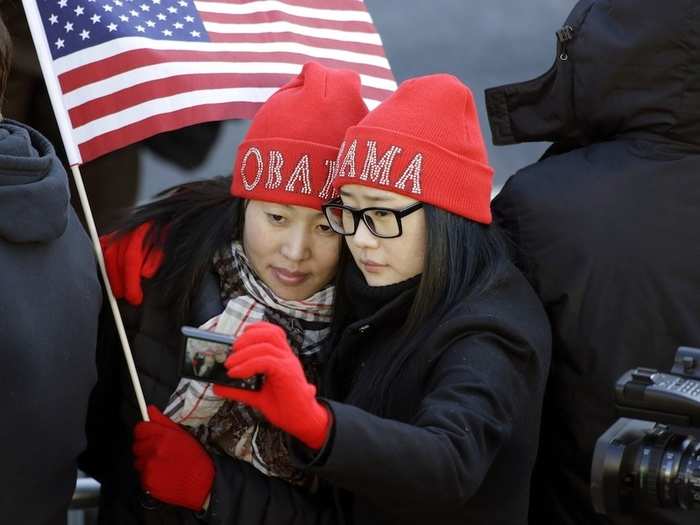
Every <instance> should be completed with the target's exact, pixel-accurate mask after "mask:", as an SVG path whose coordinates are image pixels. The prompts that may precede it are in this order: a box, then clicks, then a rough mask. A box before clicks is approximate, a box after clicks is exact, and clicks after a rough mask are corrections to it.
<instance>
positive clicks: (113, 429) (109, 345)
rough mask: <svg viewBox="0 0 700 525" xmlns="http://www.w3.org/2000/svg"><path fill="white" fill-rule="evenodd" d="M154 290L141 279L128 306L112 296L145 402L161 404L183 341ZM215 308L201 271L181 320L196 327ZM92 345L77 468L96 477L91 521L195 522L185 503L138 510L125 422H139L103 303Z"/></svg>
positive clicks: (218, 307)
mask: <svg viewBox="0 0 700 525" xmlns="http://www.w3.org/2000/svg"><path fill="white" fill-rule="evenodd" d="M161 297H162V296H161V294H159V293H158V290H157V289H155V287H154V285H153V284H152V283H149V282H145V283H144V301H143V303H142V304H141V305H140V306H139V307H133V306H131V305H129V304H127V303H125V302H123V301H120V310H121V313H122V318H123V319H124V325H125V328H126V331H127V336H128V339H129V343H130V345H131V351H132V355H133V357H134V364H135V366H136V370H137V372H138V376H139V380H140V383H141V388H142V389H143V395H144V398H145V400H146V404H154V405H156V406H157V407H158V408H160V409H161V410H163V409H164V408H165V406H166V405H167V404H168V401H169V399H170V395H171V393H172V392H173V391H174V390H175V388H176V387H177V384H178V382H179V380H180V376H179V359H180V352H181V350H182V345H183V344H184V341H183V338H182V336H181V334H180V325H179V324H178V323H177V322H176V319H177V316H176V315H175V314H174V312H173V310H172V309H171V308H169V307H168V306H166V305H164V304H162V299H161ZM222 310H223V304H222V302H221V299H220V296H219V286H218V279H217V277H216V276H215V275H214V274H213V273H209V274H206V276H205V278H204V281H203V284H202V286H201V287H200V289H199V291H198V292H197V294H196V299H195V301H194V303H193V306H192V309H191V315H190V318H189V319H188V321H187V324H190V325H193V326H199V325H201V324H202V323H204V322H205V321H207V320H208V319H210V318H211V317H213V316H215V315H217V314H219V313H221V311H222ZM97 352H98V360H97V364H98V382H97V385H96V386H95V388H94V390H93V392H92V395H91V397H90V408H89V412H88V426H87V430H88V450H87V451H86V452H85V453H84V454H83V455H82V457H81V467H82V468H83V470H85V471H86V472H87V473H89V474H90V475H91V476H93V477H94V478H96V479H97V480H98V481H100V483H101V484H102V487H101V493H100V511H99V523H100V524H114V525H132V524H144V523H157V524H159V525H165V524H170V523H172V524H180V523H197V522H198V520H197V519H196V517H195V514H194V513H193V512H190V511H188V510H186V509H178V508H175V507H170V506H168V505H165V504H159V505H157V506H156V510H146V507H147V506H148V502H147V501H146V500H145V498H144V495H143V492H142V490H141V484H140V482H139V479H138V473H137V472H136V470H135V469H134V467H133V463H134V458H133V455H132V452H131V446H132V442H133V436H132V434H133V428H134V425H135V424H136V423H137V422H139V421H141V412H140V410H139V408H138V404H137V402H136V396H135V394H134V391H133V387H132V384H131V379H130V377H129V374H128V370H127V367H126V361H125V359H124V355H123V352H122V349H121V346H120V343H119V340H118V336H117V333H116V328H115V327H114V319H112V315H111V313H110V311H109V308H108V306H105V308H104V309H103V312H102V319H101V320H100V334H99V341H98V349H97Z"/></svg>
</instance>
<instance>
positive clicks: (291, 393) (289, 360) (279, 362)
mask: <svg viewBox="0 0 700 525" xmlns="http://www.w3.org/2000/svg"><path fill="white" fill-rule="evenodd" d="M224 365H225V366H226V368H227V369H228V375H229V377H232V378H245V377H250V376H253V375H256V374H264V375H265V382H264V383H263V387H262V389H261V390H259V391H257V392H255V391H248V390H241V389H238V388H231V387H225V386H220V385H214V393H215V394H216V395H218V396H221V397H225V398H228V399H232V400H234V401H240V402H241V403H245V404H246V405H250V406H252V407H254V408H256V409H258V410H259V411H260V412H262V413H263V415H264V416H265V418H266V419H267V420H268V421H269V422H270V423H272V424H273V425H275V426H276V427H278V428H281V429H282V430H284V431H285V432H287V433H288V434H291V435H292V436H295V437H296V438H298V439H299V440H300V441H302V442H304V443H305V444H306V445H307V446H309V447H310V448H313V449H316V450H318V449H320V448H321V447H323V444H324V443H325V442H326V437H327V435H328V430H329V428H330V425H331V418H330V414H329V412H328V409H327V408H326V407H324V406H323V405H322V404H321V403H319V402H318V401H316V388H315V387H314V386H313V385H311V384H309V382H308V381H307V380H306V376H305V375H304V370H303V369H302V368H301V363H300V362H299V359H298V358H297V356H295V355H294V353H293V352H292V349H291V348H290V347H289V344H288V343H287V336H286V334H285V333H284V330H282V329H281V328H280V327H279V326H276V325H273V324H270V323H265V322H261V323H255V324H253V325H251V326H249V327H248V328H247V329H246V330H245V331H244V332H243V334H242V335H241V336H240V337H239V338H238V339H236V342H235V343H233V351H232V352H231V355H230V356H229V357H228V358H227V359H226V362H225V363H224Z"/></svg>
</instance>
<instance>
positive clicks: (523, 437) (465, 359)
mask: <svg viewBox="0 0 700 525" xmlns="http://www.w3.org/2000/svg"><path fill="white" fill-rule="evenodd" d="M499 276H500V285H498V286H497V287H495V288H493V289H491V290H489V291H488V292H486V293H484V294H483V295H482V296H479V297H477V298H473V299H471V300H465V301H464V302H462V303H461V304H458V305H456V306H455V307H454V308H453V309H452V310H451V311H449V312H448V313H447V314H446V315H445V316H444V317H443V318H442V319H441V320H440V321H439V323H436V324H434V325H431V326H426V327H425V328H424V330H423V331H422V332H421V334H420V335H419V336H418V337H416V338H413V339H412V340H411V343H410V344H411V345H413V346H414V348H416V350H417V352H416V354H415V356H416V357H415V359H413V360H412V361H409V363H408V366H407V368H406V371H405V373H402V374H401V376H400V377H399V379H398V381H397V382H396V383H393V384H392V392H393V393H395V394H396V395H395V396H393V397H392V399H391V400H390V401H389V402H388V403H387V404H386V406H385V407H384V412H385V414H384V417H378V416H375V415H373V414H371V413H369V412H367V411H365V410H362V408H359V407H356V406H352V405H350V404H346V403H343V402H342V401H343V399H341V400H339V401H334V400H330V401H328V405H329V407H330V408H331V410H332V412H333V420H334V425H333V429H332V432H331V437H330V438H329V441H328V443H327V444H326V447H325V449H324V450H323V451H322V452H321V453H320V454H319V455H318V456H316V457H315V458H313V459H310V460H307V461H306V462H305V463H304V464H305V465H306V466H307V467H308V468H309V470H310V471H312V472H314V473H316V474H318V475H319V476H320V477H321V479H322V480H323V481H324V487H325V489H324V490H322V491H321V492H320V493H319V494H317V495H315V496H309V495H304V494H301V493H300V492H298V491H296V490H294V489H293V488H291V487H289V486H288V485H287V486H285V484H283V483H280V482H279V481H277V480H274V479H269V478H263V477H262V476H258V475H256V473H255V472H254V471H253V469H252V468H250V467H248V466H247V465H243V464H240V463H231V462H230V463H229V464H228V465H227V466H220V469H221V477H220V480H224V479H227V480H228V483H227V484H226V485H217V484H216V483H215V486H214V490H213V493H212V501H213V502H215V503H216V508H217V512H212V513H211V514H210V516H209V520H210V523H211V524H215V525H218V524H230V525H233V524H238V525H253V524H254V525H288V524H295V525H296V524H319V525H320V524H323V525H326V524H328V525H330V524H356V525H372V524H389V523H391V524H412V523H416V524H418V523H434V524H441V525H450V524H455V525H456V524H460V525H463V524H464V523H489V524H524V523H526V521H527V507H528V499H529V488H530V476H531V471H532V467H533V465H534V460H535V455H536V450H537V442H538V432H539V420H540V410H541V401H542V396H543V393H544V384H545V378H546V375H547V371H548V366H549V351H550V333H549V327H548V325H547V321H546V318H545V314H544V312H543V310H542V307H541V305H540V303H539V302H538V301H537V299H536V297H535V295H534V293H533V292H532V290H531V288H530V286H529V285H528V284H527V282H526V281H525V279H524V278H523V277H522V275H521V274H520V273H519V272H518V271H517V270H516V269H515V268H514V267H513V266H512V265H510V264H509V263H505V262H504V263H503V266H502V267H501V268H500V273H499ZM413 295H414V290H408V291H405V292H403V293H402V294H400V295H399V296H398V297H396V298H395V299H394V300H392V301H391V302H389V303H388V304H386V305H384V306H383V307H382V308H380V309H379V310H378V311H376V312H375V313H374V314H372V315H370V316H369V317H367V318H362V319H358V320H357V321H355V322H353V323H352V324H350V325H349V326H347V328H346V329H345V330H344V331H343V333H342V337H341V338H340V342H339V344H338V345H337V346H336V347H335V348H333V352H334V356H335V355H336V353H338V355H340V354H353V353H361V355H362V357H360V358H359V359H351V360H349V361H348V362H353V363H355V369H343V370H342V375H343V376H348V377H356V378H357V380H356V381H353V382H351V388H350V391H349V392H348V393H347V395H346V396H344V398H345V399H347V398H352V397H353V396H354V393H356V391H361V390H363V389H365V388H366V387H367V384H366V383H365V382H364V381H363V377H364V376H363V373H362V369H363V368H364V366H365V364H366V366H371V365H370V364H369V363H371V360H372V355H373V353H374V352H376V351H382V349H384V350H386V345H387V343H388V342H390V341H391V340H392V339H393V338H395V337H396V333H397V331H398V329H399V328H400V326H401V325H402V324H403V322H404V320H405V318H406V314H407V313H408V310H409V307H410V305H411V302H412V300H413ZM423 349H429V351H428V352H424V351H422V350H423ZM331 379H333V378H331ZM334 379H335V380H337V381H343V380H344V377H336V378H334ZM297 454H298V456H299V460H300V461H302V460H304V459H305V455H304V454H303V449H302V448H301V447H300V446H298V447H297Z"/></svg>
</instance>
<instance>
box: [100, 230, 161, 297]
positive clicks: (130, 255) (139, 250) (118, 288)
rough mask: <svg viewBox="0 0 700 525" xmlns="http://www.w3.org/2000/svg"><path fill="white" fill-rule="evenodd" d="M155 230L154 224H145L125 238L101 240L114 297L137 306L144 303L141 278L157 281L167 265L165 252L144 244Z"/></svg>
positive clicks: (113, 236)
mask: <svg viewBox="0 0 700 525" xmlns="http://www.w3.org/2000/svg"><path fill="white" fill-rule="evenodd" d="M152 226H153V223H152V222H144V223H143V224H141V225H140V226H138V227H137V228H135V229H134V230H132V231H130V232H128V233H125V234H124V235H119V236H117V235H116V234H110V235H103V236H102V237H100V244H101V245H102V253H103V255H104V259H105V268H106V269H107V276H108V277H109V283H110V284H111V285H112V292H114V297H116V298H117V299H126V300H127V301H128V302H129V303H131V304H133V305H134V306H138V305H140V304H141V302H142V301H143V290H142V289H141V278H142V277H144V278H146V279H150V278H151V277H153V276H154V275H155V274H156V272H157V271H158V268H160V265H161V264H162V263H163V256H164V254H163V250H161V249H160V248H159V247H156V246H153V244H152V243H148V244H146V243H145V242H144V241H145V239H146V236H147V235H148V232H149V231H150V230H151V227H152Z"/></svg>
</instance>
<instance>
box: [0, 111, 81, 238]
mask: <svg viewBox="0 0 700 525" xmlns="http://www.w3.org/2000/svg"><path fill="white" fill-rule="evenodd" d="M69 200H70V194H69V191H68V179H67V178H66V172H65V169H64V168H63V165H62V164H61V162H60V161H59V160H58V157H56V153H55V151H54V148H53V146H52V145H51V143H50V142H49V141H48V140H46V138H44V137H43V136H42V135H41V134H40V133H39V132H38V131H36V130H34V129H32V128H30V127H28V126H25V125H23V124H20V123H18V122H14V121H12V120H9V119H4V120H3V121H2V122H0V238H2V239H5V240H7V241H10V242H14V243H27V242H49V241H51V240H53V239H56V238H58V237H60V236H61V235H62V234H63V232H64V231H65V229H66V226H67V223H68V206H69Z"/></svg>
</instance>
